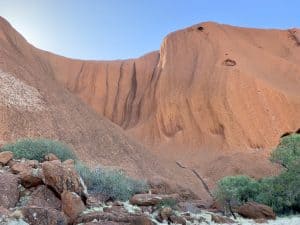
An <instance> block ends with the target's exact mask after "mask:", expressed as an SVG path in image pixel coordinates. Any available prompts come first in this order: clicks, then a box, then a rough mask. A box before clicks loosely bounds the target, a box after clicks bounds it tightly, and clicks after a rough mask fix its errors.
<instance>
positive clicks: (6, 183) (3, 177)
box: [0, 172, 19, 208]
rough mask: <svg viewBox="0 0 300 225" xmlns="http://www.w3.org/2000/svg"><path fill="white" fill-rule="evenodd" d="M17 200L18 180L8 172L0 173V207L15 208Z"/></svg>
mask: <svg viewBox="0 0 300 225" xmlns="http://www.w3.org/2000/svg"><path fill="white" fill-rule="evenodd" d="M18 200H19V190H18V178H17V176H16V175H13V174H11V173H8V172H3V173H0V205H1V206H3V207H4V208H12V207H15V206H16V204H17V202H18Z"/></svg>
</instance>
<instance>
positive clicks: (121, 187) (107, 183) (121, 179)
mask: <svg viewBox="0 0 300 225" xmlns="http://www.w3.org/2000/svg"><path fill="white" fill-rule="evenodd" d="M76 169H77V171H78V173H79V174H80V176H81V177H82V179H83V180H84V182H85V184H86V185H87V188H88V191H89V192H92V193H101V194H104V195H106V196H107V197H110V198H112V199H115V200H124V201H125V200H128V199H129V198H130V197H131V196H132V195H134V194H136V193H142V192H145V191H147V189H148V187H147V185H146V182H144V181H139V180H135V179H132V178H130V177H128V176H126V175H125V174H124V173H123V172H121V171H118V170H109V169H99V168H98V169H95V170H90V169H89V168H88V167H86V166H85V165H83V164H80V163H76Z"/></svg>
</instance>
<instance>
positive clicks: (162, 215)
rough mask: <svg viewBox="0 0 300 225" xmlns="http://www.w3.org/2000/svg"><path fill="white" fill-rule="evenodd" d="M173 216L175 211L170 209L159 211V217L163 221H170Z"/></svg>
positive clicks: (165, 208)
mask: <svg viewBox="0 0 300 225" xmlns="http://www.w3.org/2000/svg"><path fill="white" fill-rule="evenodd" d="M172 214H173V210H172V209H171V208H170V207H164V208H162V209H161V210H160V211H159V216H160V218H161V220H162V221H164V220H165V221H168V220H169V218H170V216H171V215H172Z"/></svg>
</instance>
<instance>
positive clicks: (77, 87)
mask: <svg viewBox="0 0 300 225" xmlns="http://www.w3.org/2000/svg"><path fill="white" fill-rule="evenodd" d="M83 67H84V62H83V63H82V64H81V67H80V70H79V72H78V74H77V76H76V79H75V87H74V90H73V91H74V92H75V93H76V92H78V91H79V88H80V87H79V82H80V75H81V73H82V71H83Z"/></svg>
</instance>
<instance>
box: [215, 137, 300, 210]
mask: <svg viewBox="0 0 300 225" xmlns="http://www.w3.org/2000/svg"><path fill="white" fill-rule="evenodd" d="M271 160H272V161H273V162H277V163H280V164H281V165H283V166H284V167H285V168H286V169H285V170H284V171H283V172H282V173H281V174H280V175H279V176H274V177H266V178H263V179H261V180H259V181H255V180H253V179H251V178H249V177H246V176H232V177H224V178H223V179H221V180H220V181H219V182H218V183H217V187H216V189H215V198H216V199H217V200H218V202H220V203H221V204H222V205H223V206H224V207H225V208H226V207H227V206H233V205H239V204H242V203H244V202H247V201H250V200H253V201H256V202H258V203H262V204H265V205H268V206H270V207H272V208H273V210H274V211H275V212H276V213H278V214H285V213H290V212H295V211H297V212H300V188H299V187H300V135H299V134H292V135H289V136H286V137H284V138H282V140H281V143H280V144H279V145H278V147H277V148H276V149H275V151H274V152H273V153H272V156H271Z"/></svg>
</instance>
